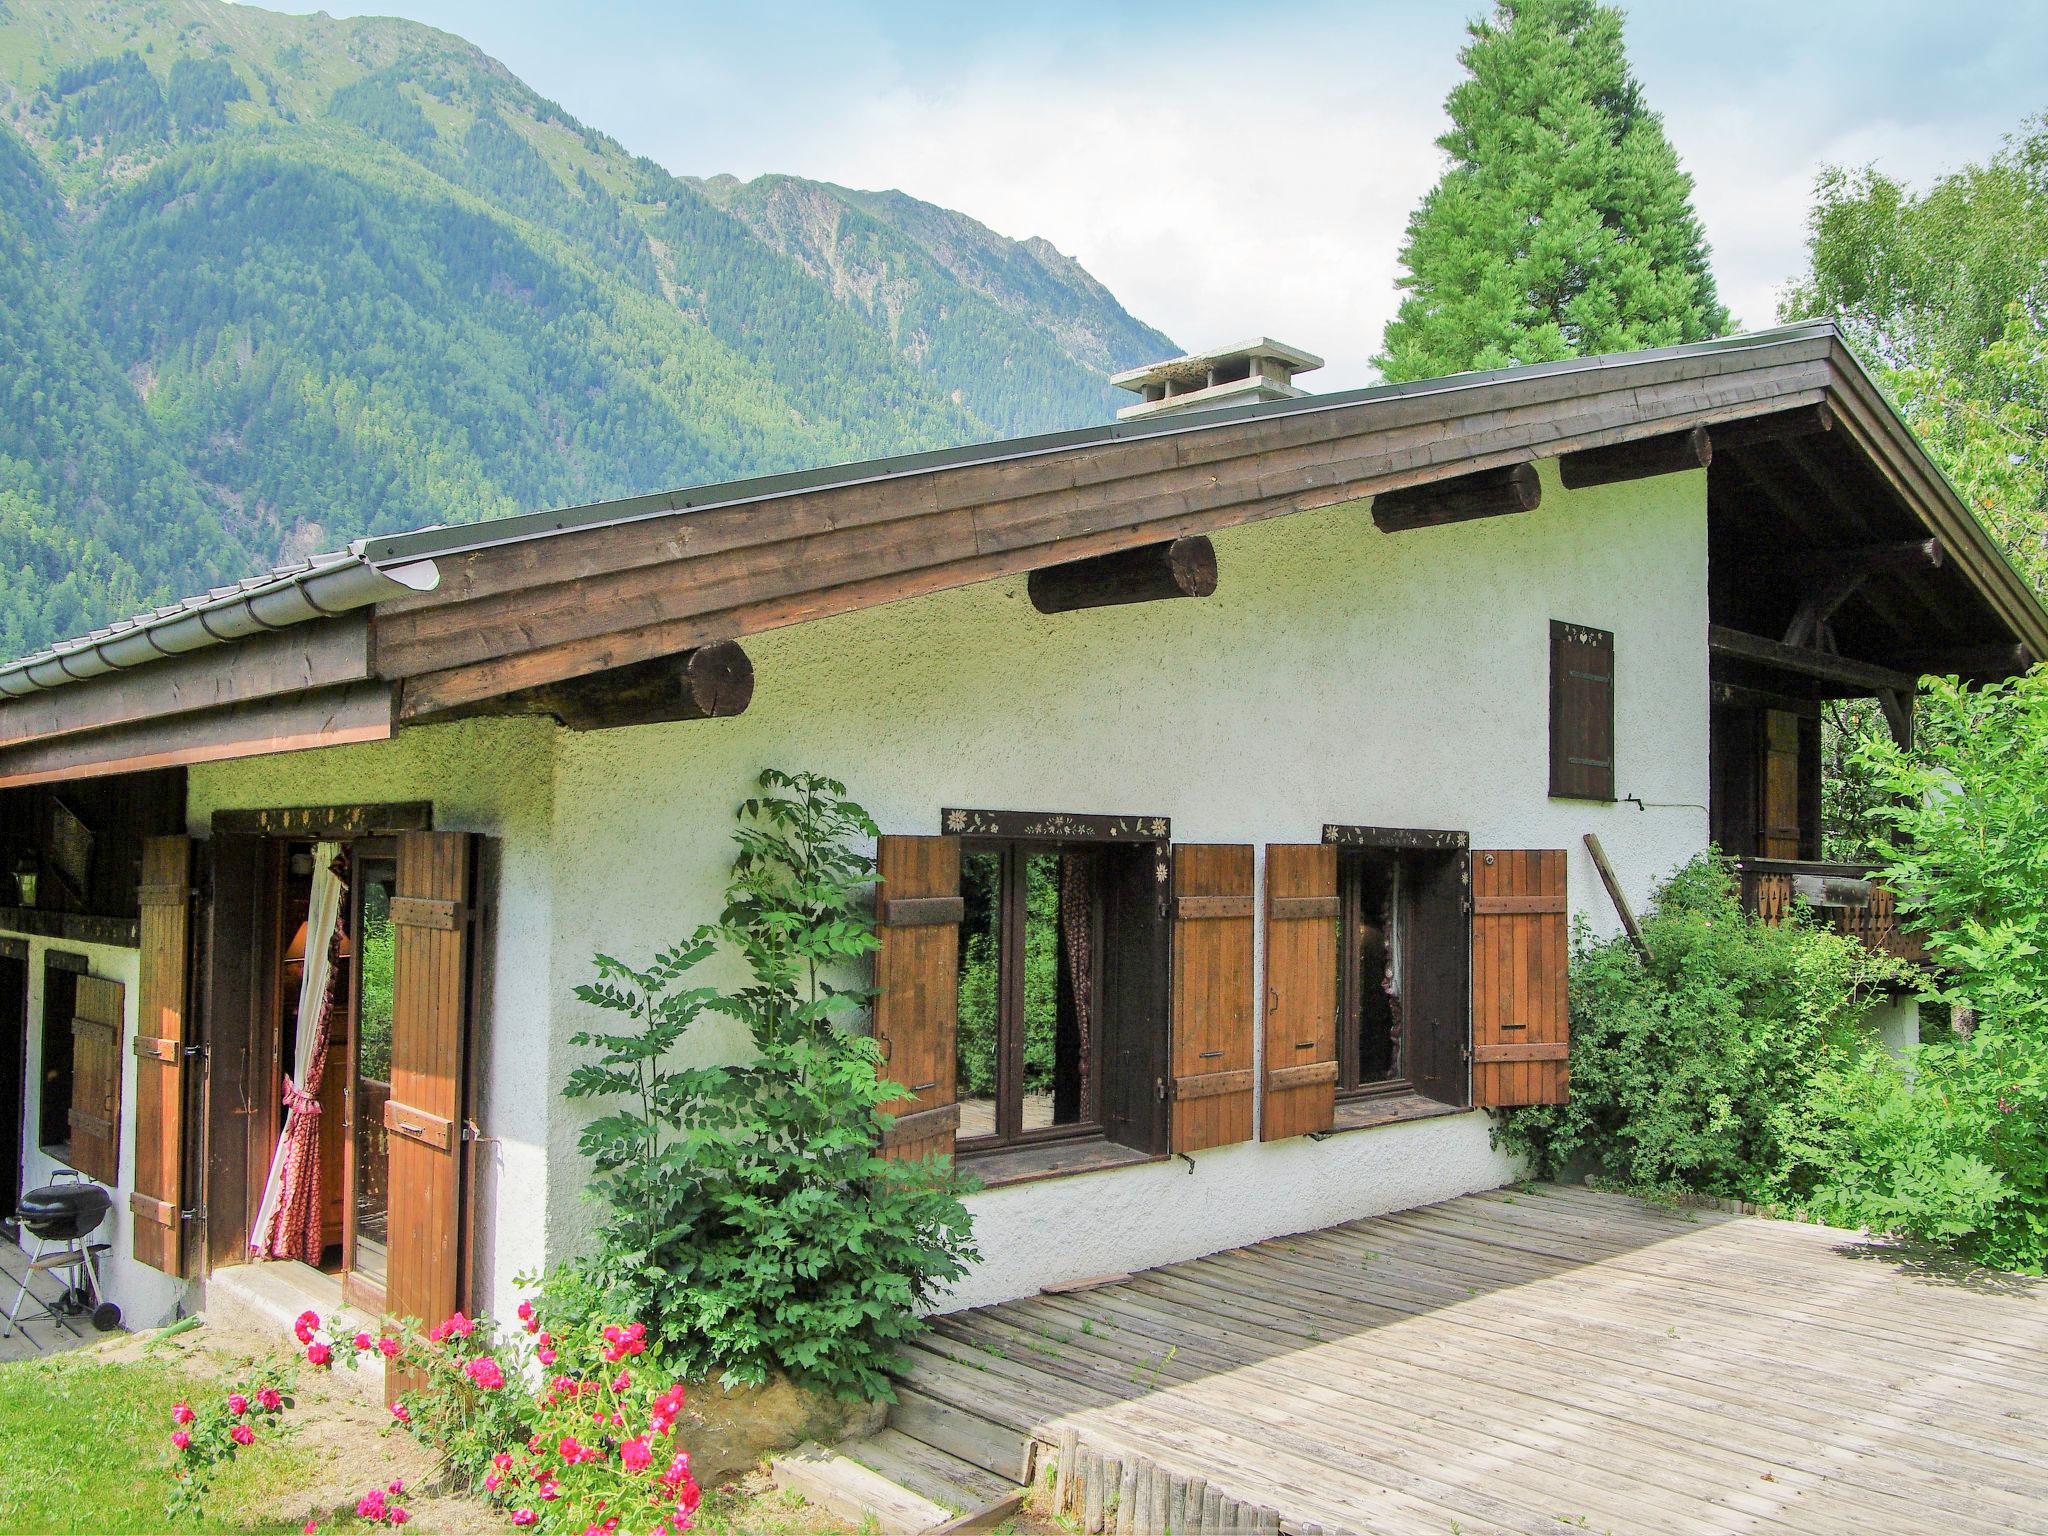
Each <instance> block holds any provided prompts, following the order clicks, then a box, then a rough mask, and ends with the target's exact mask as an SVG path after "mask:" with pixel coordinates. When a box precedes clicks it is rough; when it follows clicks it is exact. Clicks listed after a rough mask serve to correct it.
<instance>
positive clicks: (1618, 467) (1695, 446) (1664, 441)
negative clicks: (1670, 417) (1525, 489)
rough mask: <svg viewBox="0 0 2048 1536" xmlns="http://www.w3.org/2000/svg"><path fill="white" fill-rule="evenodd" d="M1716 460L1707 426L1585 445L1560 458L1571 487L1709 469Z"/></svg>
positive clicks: (1564, 481)
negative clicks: (1591, 445)
mask: <svg viewBox="0 0 2048 1536" xmlns="http://www.w3.org/2000/svg"><path fill="white" fill-rule="evenodd" d="M1713 461H1714V444H1713V440H1712V439H1711V438H1710V437H1709V436H1708V434H1707V429H1706V428H1705V427H1693V428H1692V429H1691V430H1689V431H1685V432H1666V433H1662V434H1661V435H1659V436H1657V437H1639V438H1636V439H1635V440H1634V441H1632V442H1626V443H1614V444H1612V445H1610V446H1608V447H1605V448H1585V449H1581V450H1580V451H1579V452H1577V453H1567V454H1565V455H1564V456H1563V457H1562V458H1560V459H1559V460H1558V461H1557V474H1558V479H1559V481H1560V482H1562V484H1563V485H1564V488H1565V489H1566V490H1568V491H1583V490H1589V489H1591V488H1592V487H1593V486H1596V485H1615V484H1618V483H1620V482H1621V481H1624V480H1641V479H1645V478H1647V477H1648V476H1650V475H1675V474H1680V473H1682V472H1684V471H1686V470H1689V469H1705V468H1706V467H1707V466H1708V465H1709V464H1711V463H1713Z"/></svg>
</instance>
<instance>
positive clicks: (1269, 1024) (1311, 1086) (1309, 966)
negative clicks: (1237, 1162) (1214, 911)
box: [1259, 843, 1338, 1141]
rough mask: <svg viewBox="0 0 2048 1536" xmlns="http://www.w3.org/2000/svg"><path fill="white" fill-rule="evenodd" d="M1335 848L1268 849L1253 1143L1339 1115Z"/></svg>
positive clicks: (1318, 1126) (1323, 1124) (1321, 1125)
mask: <svg viewBox="0 0 2048 1536" xmlns="http://www.w3.org/2000/svg"><path fill="white" fill-rule="evenodd" d="M1337 923H1338V918H1337V849H1336V846H1335V845H1334V844H1330V843H1269V844H1268V845H1267V847H1266V1030H1265V1036H1266V1084H1265V1090H1266V1097H1265V1105H1264V1108H1263V1110H1262V1111H1261V1113H1260V1118H1259V1140H1261V1141H1282V1140H1285V1139H1286V1138H1287V1137H1289V1136H1303V1135H1306V1134H1307V1133H1308V1132H1310V1131H1327V1130H1329V1129H1330V1128H1331V1126H1333V1125H1334V1124H1336V1119H1337Z"/></svg>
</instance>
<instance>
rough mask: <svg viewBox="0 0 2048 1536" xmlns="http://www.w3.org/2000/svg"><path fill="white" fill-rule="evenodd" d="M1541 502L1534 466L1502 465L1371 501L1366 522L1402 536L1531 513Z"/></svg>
mask: <svg viewBox="0 0 2048 1536" xmlns="http://www.w3.org/2000/svg"><path fill="white" fill-rule="evenodd" d="M1542 500H1543V482H1542V480H1541V479H1540V478H1539V477H1538V476H1537V473H1536V466H1535V465H1534V464H1529V463H1522V464H1503V465H1501V466H1500V467H1499V468H1498V469H1482V470H1478V471H1476V472H1474V473H1472V474H1469V475H1454V476H1452V477H1451V478H1450V479H1448V480H1437V481H1434V482H1432V483H1431V484H1428V485H1412V486H1408V487H1405V488H1404V489H1401V490H1398V491H1388V492H1387V493H1386V494H1385V495H1383V496H1377V497H1375V498H1373V504H1372V520H1373V523H1374V525H1375V526H1376V527H1378V528H1379V530H1380V531H1381V532H1382V533H1404V532H1406V531H1407V530H1409V529H1411V528H1436V527H1440V526H1442V525H1443V524H1445V523H1463V522H1470V521H1471V520H1472V519H1474V518H1480V517H1502V516H1506V515H1509V514H1512V513H1516V512H1533V511H1535V510H1536V508H1537V506H1538V505H1540V504H1541V502H1542Z"/></svg>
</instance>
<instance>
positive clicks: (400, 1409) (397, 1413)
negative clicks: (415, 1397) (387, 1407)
mask: <svg viewBox="0 0 2048 1536" xmlns="http://www.w3.org/2000/svg"><path fill="white" fill-rule="evenodd" d="M391 1417H393V1418H394V1419H396V1420H398V1422H399V1423H401V1424H410V1423H411V1422H412V1410H411V1409H410V1408H408V1407H406V1406H405V1404H403V1403H393V1404H392V1405H391Z"/></svg>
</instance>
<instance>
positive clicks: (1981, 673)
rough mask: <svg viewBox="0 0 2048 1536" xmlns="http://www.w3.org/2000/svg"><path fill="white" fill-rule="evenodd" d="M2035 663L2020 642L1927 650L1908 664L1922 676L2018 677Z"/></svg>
mask: <svg viewBox="0 0 2048 1536" xmlns="http://www.w3.org/2000/svg"><path fill="white" fill-rule="evenodd" d="M2033 664H2034V655H2033V653H2032V652H2031V651H2029V650H2028V649H2027V648H2026V647H2025V646H2024V645H2022V644H2020V643H2019V641H2017V640H2015V641H2013V642H2011V643H2010V644H2008V645H1960V646H1955V647H1952V648H1950V649H1948V650H1939V651H1923V652H1918V653H1916V654H1915V655H1913V656H1912V657H1911V658H1909V660H1908V661H1907V663H1906V665H1907V666H1908V667H1909V668H1910V669H1911V670H1912V671H1914V672H1918V673H1920V674H1921V675H1922V676H1937V677H2017V676H2018V675H2019V674H2020V673H2022V672H2024V671H2026V670H2027V668H2029V667H2031V666H2032V665H2033Z"/></svg>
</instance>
